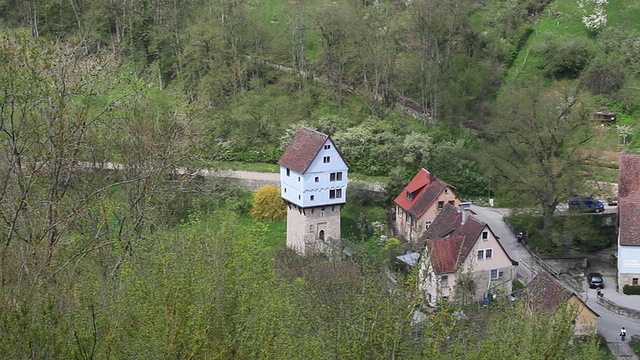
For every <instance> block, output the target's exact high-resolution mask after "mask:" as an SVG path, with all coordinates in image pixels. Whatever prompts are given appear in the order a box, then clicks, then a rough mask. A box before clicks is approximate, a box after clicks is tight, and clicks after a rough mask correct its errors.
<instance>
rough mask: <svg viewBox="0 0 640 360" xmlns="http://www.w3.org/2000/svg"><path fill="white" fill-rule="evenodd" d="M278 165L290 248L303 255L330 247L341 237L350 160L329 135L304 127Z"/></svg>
mask: <svg viewBox="0 0 640 360" xmlns="http://www.w3.org/2000/svg"><path fill="white" fill-rule="evenodd" d="M278 164H279V165H280V196H281V197H282V199H283V200H284V201H285V203H286V204H287V247H289V248H291V249H294V250H295V251H296V252H298V253H300V254H303V255H304V254H308V253H311V252H315V251H323V252H324V251H327V250H329V249H330V248H332V247H333V246H334V245H335V243H336V241H339V240H340V210H341V208H342V206H343V205H344V204H345V202H346V199H347V176H348V171H349V167H348V166H347V163H346V162H345V161H344V159H343V158H342V155H341V154H340V152H339V151H338V149H337V148H336V146H335V144H334V143H333V141H332V140H331V138H330V137H329V136H328V135H326V134H323V133H320V132H318V131H315V130H312V129H309V128H307V127H304V126H303V127H301V128H300V129H299V130H298V131H297V132H296V133H295V135H294V136H293V139H292V140H291V143H290V144H289V146H288V147H287V149H286V150H285V152H284V153H283V154H282V157H281V158H280V160H279V161H278Z"/></svg>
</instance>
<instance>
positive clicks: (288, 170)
mask: <svg viewBox="0 0 640 360" xmlns="http://www.w3.org/2000/svg"><path fill="white" fill-rule="evenodd" d="M287 176H291V169H288V168H287Z"/></svg>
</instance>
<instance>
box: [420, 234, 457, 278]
mask: <svg viewBox="0 0 640 360" xmlns="http://www.w3.org/2000/svg"><path fill="white" fill-rule="evenodd" d="M463 240H464V239H463V238H462V237H460V236H454V237H448V238H443V239H428V240H427V248H428V249H429V259H430V261H431V267H432V268H433V271H434V272H435V273H436V275H440V274H448V273H452V272H454V271H455V268H456V265H458V263H459V262H460V261H461V260H460V248H461V246H462V243H463Z"/></svg>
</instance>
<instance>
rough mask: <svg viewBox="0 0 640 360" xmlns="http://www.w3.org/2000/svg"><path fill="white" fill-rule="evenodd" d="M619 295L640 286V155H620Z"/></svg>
mask: <svg viewBox="0 0 640 360" xmlns="http://www.w3.org/2000/svg"><path fill="white" fill-rule="evenodd" d="M618 223H619V229H618V291H620V292H622V290H623V287H624V286H625V285H640V283H639V279H640V154H620V179H619V181H618Z"/></svg>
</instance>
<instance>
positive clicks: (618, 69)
mask: <svg viewBox="0 0 640 360" xmlns="http://www.w3.org/2000/svg"><path fill="white" fill-rule="evenodd" d="M626 78H627V74H626V72H625V69H624V66H622V64H621V63H619V62H617V61H615V60H613V61H612V60H608V59H599V60H598V61H594V62H593V64H590V65H589V67H587V68H586V69H585V71H584V72H583V74H582V76H581V77H580V82H581V83H582V84H583V85H584V86H585V87H586V88H587V89H589V90H591V92H592V93H593V94H595V95H611V94H613V93H615V92H616V91H618V90H620V88H621V87H622V85H624V82H625V80H626Z"/></svg>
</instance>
